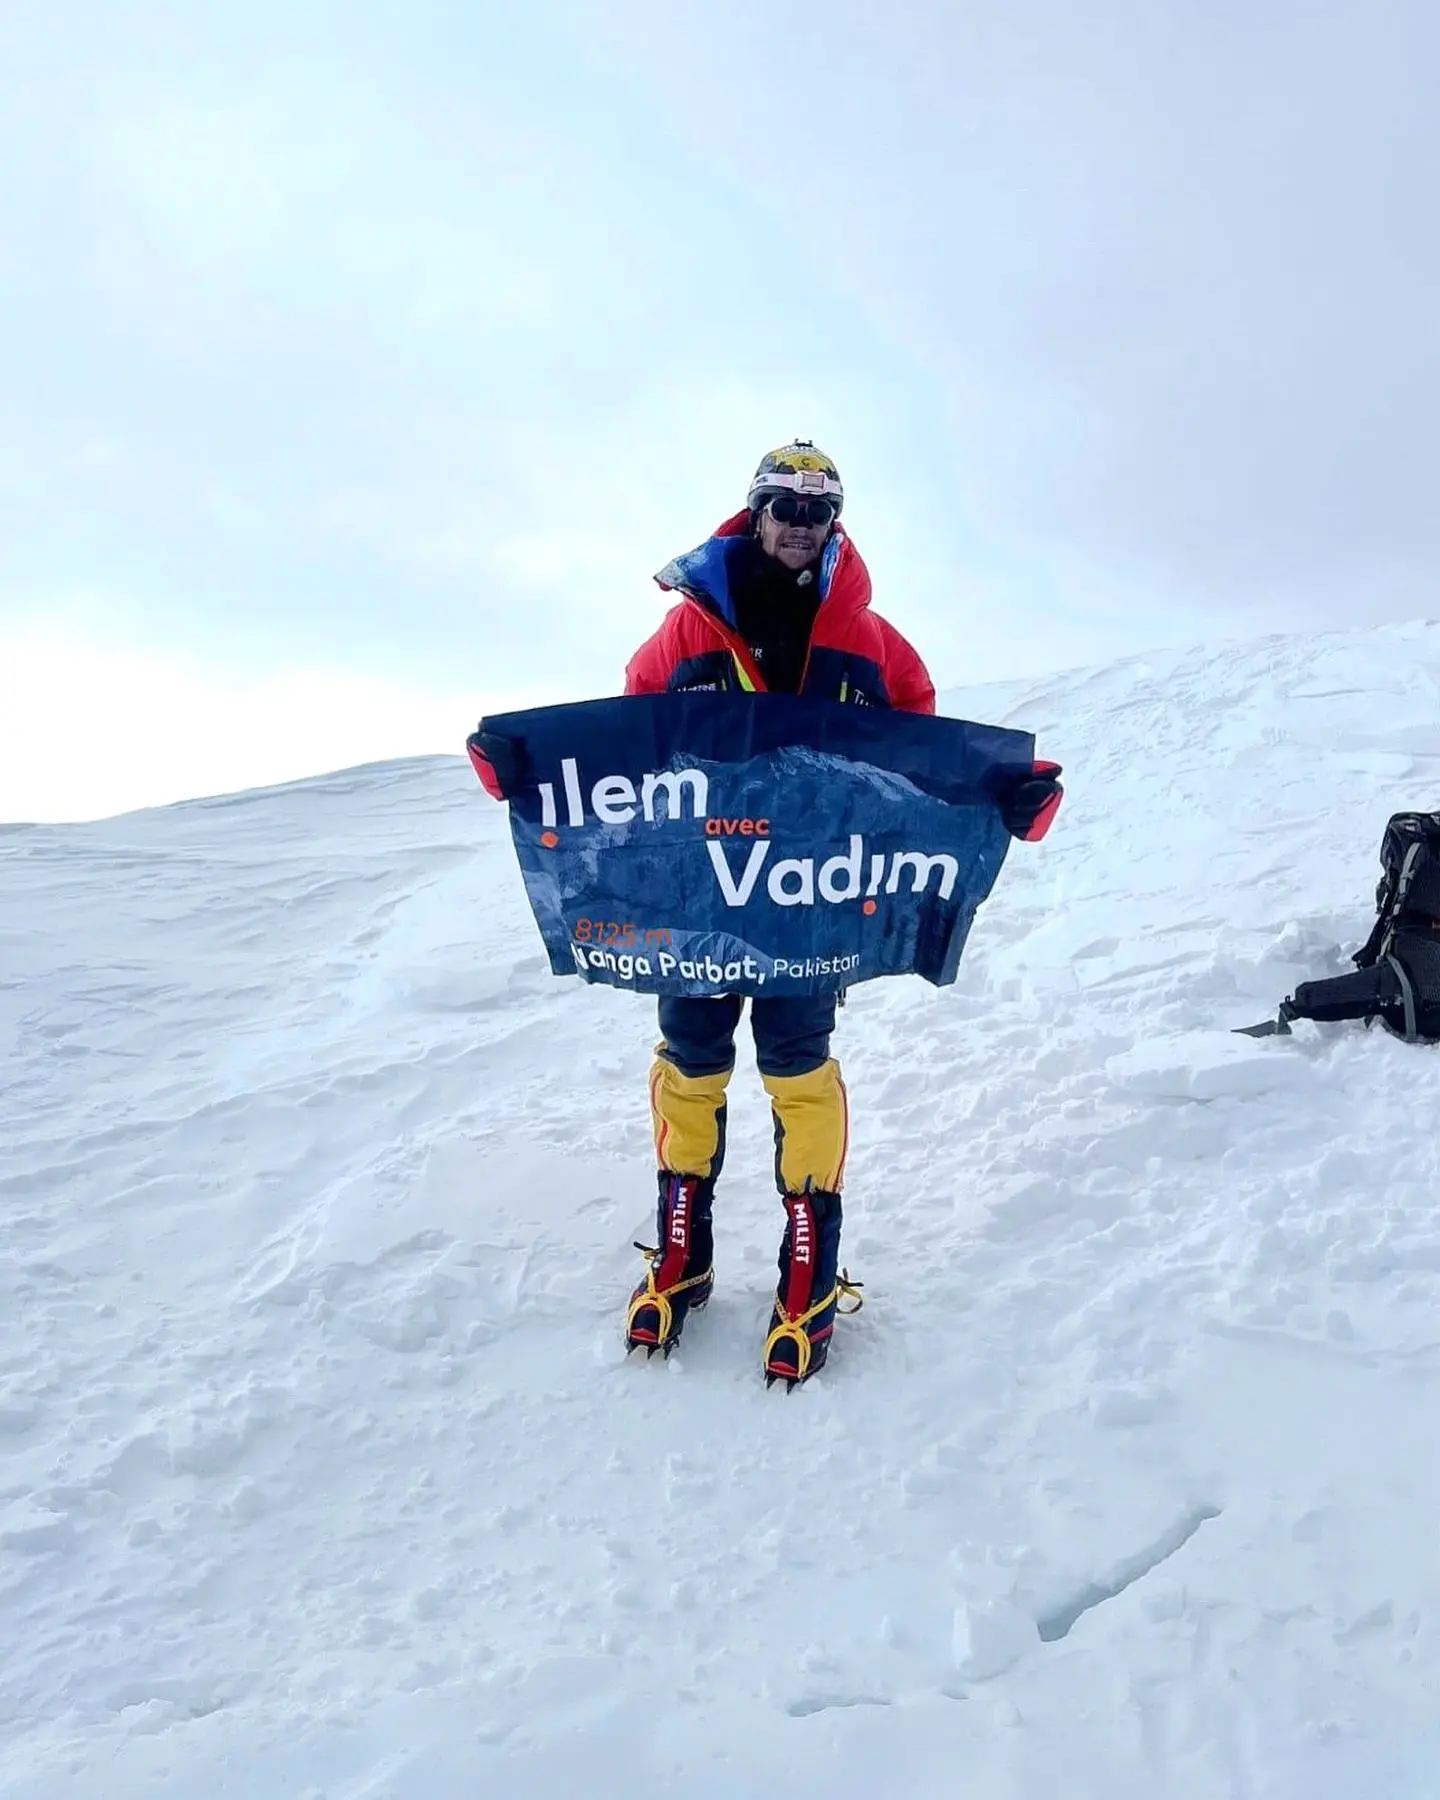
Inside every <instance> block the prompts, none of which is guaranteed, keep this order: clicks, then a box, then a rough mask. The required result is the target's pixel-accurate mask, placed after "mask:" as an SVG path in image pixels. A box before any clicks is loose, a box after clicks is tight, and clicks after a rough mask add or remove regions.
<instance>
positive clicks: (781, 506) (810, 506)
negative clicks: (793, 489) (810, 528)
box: [765, 494, 836, 525]
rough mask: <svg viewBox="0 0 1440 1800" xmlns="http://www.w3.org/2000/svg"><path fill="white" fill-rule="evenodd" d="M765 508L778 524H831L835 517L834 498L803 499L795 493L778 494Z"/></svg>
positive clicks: (768, 501)
mask: <svg viewBox="0 0 1440 1800" xmlns="http://www.w3.org/2000/svg"><path fill="white" fill-rule="evenodd" d="M765 510H766V512H767V513H769V515H770V517H771V518H772V519H773V520H774V521H775V523H776V524H777V525H829V524H830V523H831V521H832V520H833V519H834V517H835V513H836V506H835V502H834V501H833V500H801V499H800V498H799V497H798V496H797V495H795V494H776V495H775V497H774V498H773V499H772V500H767V501H766V502H765Z"/></svg>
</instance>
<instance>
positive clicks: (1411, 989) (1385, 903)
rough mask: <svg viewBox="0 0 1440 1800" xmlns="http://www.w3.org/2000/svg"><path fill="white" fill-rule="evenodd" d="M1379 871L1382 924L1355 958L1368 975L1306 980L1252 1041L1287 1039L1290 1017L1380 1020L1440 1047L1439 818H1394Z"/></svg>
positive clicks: (1255, 1028)
mask: <svg viewBox="0 0 1440 1800" xmlns="http://www.w3.org/2000/svg"><path fill="white" fill-rule="evenodd" d="M1380 867H1381V870H1382V871H1383V872H1382V874H1381V877H1380V884H1379V886H1378V887H1377V888H1376V890H1375V925H1374V928H1373V929H1372V931H1371V933H1370V936H1369V937H1368V938H1367V939H1366V940H1365V942H1364V943H1363V944H1362V945H1361V947H1360V948H1359V949H1358V950H1357V951H1356V952H1355V955H1354V957H1353V958H1352V961H1353V962H1354V963H1355V966H1356V968H1357V969H1358V970H1360V971H1361V972H1360V973H1359V974H1355V975H1335V976H1332V977H1331V978H1330V979H1329V980H1326V981H1302V982H1301V983H1300V985H1299V986H1298V987H1297V988H1296V989H1295V992H1294V993H1293V994H1292V995H1291V996H1290V997H1289V998H1288V999H1287V1000H1285V1001H1284V1002H1283V1003H1282V1004H1281V1007H1280V1015H1279V1017H1278V1018H1277V1019H1275V1020H1266V1021H1265V1022H1264V1023H1263V1024H1260V1025H1251V1026H1246V1027H1242V1030H1243V1031H1244V1034H1245V1035H1246V1036H1248V1037H1268V1036H1270V1035H1272V1034H1274V1033H1276V1032H1279V1033H1281V1034H1282V1035H1283V1034H1284V1033H1287V1032H1288V1031H1289V1029H1290V1020H1291V1019H1319V1020H1322V1021H1325V1022H1327V1023H1332V1022H1335V1021H1337V1020H1341V1019H1363V1020H1364V1021H1365V1023H1366V1025H1367V1026H1368V1025H1373V1024H1374V1022H1375V1020H1376V1019H1378V1020H1379V1021H1380V1023H1381V1024H1382V1025H1383V1026H1384V1027H1385V1029H1386V1030H1387V1031H1392V1032H1394V1033H1395V1035H1396V1036H1397V1037H1403V1038H1404V1039H1405V1040H1406V1042H1407V1043H1412V1044H1413V1043H1420V1042H1424V1043H1433V1042H1436V1041H1440V813H1422V812H1403V813H1393V814H1392V815H1391V817H1390V820H1389V822H1388V823H1387V825H1386V827H1385V835H1384V837H1383V838H1382V839H1381V841H1380Z"/></svg>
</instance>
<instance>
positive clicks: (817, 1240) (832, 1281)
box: [765, 1188, 862, 1388]
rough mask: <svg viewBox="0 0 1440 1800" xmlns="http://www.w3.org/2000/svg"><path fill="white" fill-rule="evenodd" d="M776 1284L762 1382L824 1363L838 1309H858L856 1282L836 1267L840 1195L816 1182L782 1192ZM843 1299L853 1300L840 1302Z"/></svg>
mask: <svg viewBox="0 0 1440 1800" xmlns="http://www.w3.org/2000/svg"><path fill="white" fill-rule="evenodd" d="M784 1198H785V1235H784V1237H783V1238H782V1239H781V1240H780V1258H779V1267H780V1285H779V1287H778V1288H777V1290H776V1294H775V1305H774V1307H773V1308H772V1310H771V1313H770V1330H769V1334H768V1335H767V1337H766V1339H765V1385H766V1387H769V1386H770V1385H771V1383H772V1382H775V1381H783V1382H784V1383H785V1384H786V1386H787V1387H789V1388H794V1387H795V1386H796V1384H797V1383H798V1382H801V1381H805V1380H806V1379H807V1378H808V1377H809V1376H811V1375H813V1374H815V1372H816V1371H817V1370H818V1369H822V1368H824V1366H825V1358H826V1357H827V1356H828V1355H829V1354H830V1337H831V1334H832V1332H833V1331H834V1329H835V1315H836V1313H837V1312H839V1311H844V1312H859V1310H860V1307H861V1305H862V1301H861V1299H860V1291H859V1290H860V1283H859V1282H855V1281H851V1280H850V1278H849V1276H848V1275H847V1274H844V1273H842V1272H839V1270H838V1265H839V1261H840V1196H839V1195H838V1194H827V1193H825V1192H823V1191H822V1190H819V1189H816V1188H807V1189H806V1191H805V1192H804V1193H800V1194H786V1195H785V1197H784ZM842 1299H851V1300H853V1301H854V1305H853V1306H846V1307H843V1308H842V1307H841V1305H840V1302H841V1300H842Z"/></svg>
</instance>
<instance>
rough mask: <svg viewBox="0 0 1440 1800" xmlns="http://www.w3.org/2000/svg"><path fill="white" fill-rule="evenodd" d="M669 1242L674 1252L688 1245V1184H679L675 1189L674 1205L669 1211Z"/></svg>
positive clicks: (686, 1247)
mask: <svg viewBox="0 0 1440 1800" xmlns="http://www.w3.org/2000/svg"><path fill="white" fill-rule="evenodd" d="M670 1242H671V1245H672V1246H673V1247H674V1248H675V1249H676V1250H685V1249H688V1248H689V1245H690V1183H689V1182H688V1181H682V1182H679V1183H678V1184H677V1185H676V1188H675V1204H674V1206H673V1207H672V1208H671V1211H670Z"/></svg>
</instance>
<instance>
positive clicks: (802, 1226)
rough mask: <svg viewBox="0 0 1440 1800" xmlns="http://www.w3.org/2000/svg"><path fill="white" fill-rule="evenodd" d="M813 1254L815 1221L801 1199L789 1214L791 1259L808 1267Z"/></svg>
mask: <svg viewBox="0 0 1440 1800" xmlns="http://www.w3.org/2000/svg"><path fill="white" fill-rule="evenodd" d="M814 1255H815V1222H814V1220H813V1219H812V1218H811V1216H810V1208H809V1207H808V1206H807V1205H806V1204H805V1203H804V1201H801V1202H800V1203H799V1205H797V1206H796V1207H794V1208H793V1209H792V1211H791V1214H790V1256H791V1260H792V1261H794V1262H797V1263H801V1264H803V1265H804V1267H805V1268H807V1269H808V1268H809V1267H810V1264H811V1262H812V1261H813V1260H814Z"/></svg>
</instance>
